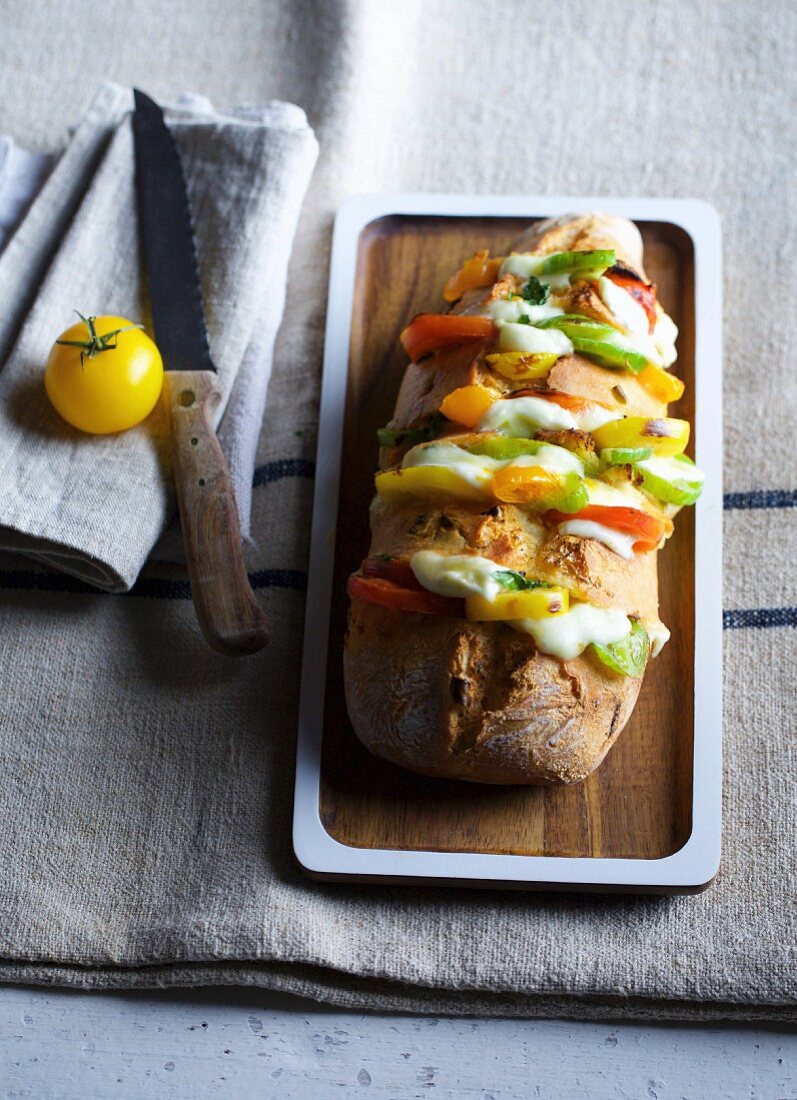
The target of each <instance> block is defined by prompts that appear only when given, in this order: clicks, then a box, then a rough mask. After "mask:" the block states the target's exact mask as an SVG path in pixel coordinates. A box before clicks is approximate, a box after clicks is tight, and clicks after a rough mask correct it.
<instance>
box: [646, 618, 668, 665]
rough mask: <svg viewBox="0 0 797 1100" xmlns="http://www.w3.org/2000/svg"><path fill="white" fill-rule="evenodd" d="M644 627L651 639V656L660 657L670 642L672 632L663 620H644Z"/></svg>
mask: <svg viewBox="0 0 797 1100" xmlns="http://www.w3.org/2000/svg"><path fill="white" fill-rule="evenodd" d="M642 625H643V626H644V628H645V632H646V633H647V636H648V637H649V638H650V655H651V657H658V655H659V654H660V653H661V651H662V649H664V647H665V645H666V644H667V642H669V640H670V632H669V630H668V629H667V627H666V626H665V625H664V623H663V622H662V621H661V619H643V620H642Z"/></svg>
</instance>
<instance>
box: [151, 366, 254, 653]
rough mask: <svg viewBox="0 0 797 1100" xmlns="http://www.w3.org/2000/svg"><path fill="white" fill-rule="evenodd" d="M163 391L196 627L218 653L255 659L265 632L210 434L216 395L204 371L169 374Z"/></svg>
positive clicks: (223, 467)
mask: <svg viewBox="0 0 797 1100" xmlns="http://www.w3.org/2000/svg"><path fill="white" fill-rule="evenodd" d="M165 389H166V393H167V398H168V402H169V407H170V410H171V420H172V455H173V460H172V465H173V468H174V481H175V489H176V491H177V503H178V505H179V508H180V525H181V527H182V530H183V540H184V542H185V557H186V563H187V565H188V576H189V578H190V581H191V597H192V599H193V601H194V608H195V609H196V615H197V619H198V620H199V625H200V628H201V630H202V633H203V634H204V636H205V640H206V641H207V643H208V645H210V646H211V647H212V648H213V649H215V650H217V651H218V652H219V653H225V654H226V655H227V656H230V657H241V656H244V655H246V654H248V653H255V652H257V650H259V649H262V648H263V646H264V645H265V644H266V642H267V641H268V631H267V628H266V616H265V612H264V611H263V609H262V608H261V607H260V604H259V603H258V602H257V597H256V596H255V594H254V592H253V591H252V587H251V585H250V583H249V577H248V576H247V572H246V565H245V564H244V557H243V551H242V548H241V525H240V522H239V520H238V508H237V505H236V503H235V493H234V492H233V487H232V482H231V481H230V471H229V470H228V469H227V460H226V459H225V457H224V454H223V453H222V450H221V447H220V446H219V441H218V439H217V438H216V433H215V431H214V430H213V424H212V414H213V410H214V408H215V407H216V405H218V403H219V401H220V400H221V392H220V390H219V388H218V384H217V382H216V379H215V377H214V375H213V374H212V373H211V372H210V371H206V370H198V371H172V372H169V373H167V375H166V383H165Z"/></svg>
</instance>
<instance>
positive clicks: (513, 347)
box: [496, 321, 573, 355]
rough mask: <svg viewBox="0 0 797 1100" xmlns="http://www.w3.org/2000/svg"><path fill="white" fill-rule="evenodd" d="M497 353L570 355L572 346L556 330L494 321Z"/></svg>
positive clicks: (562, 334) (565, 337)
mask: <svg viewBox="0 0 797 1100" xmlns="http://www.w3.org/2000/svg"><path fill="white" fill-rule="evenodd" d="M496 325H497V327H498V350H499V351H525V352H527V353H528V354H535V353H540V354H549V355H572V352H573V345H572V343H571V342H570V340H569V339H568V337H567V336H565V334H564V333H563V332H560V331H559V329H556V328H535V327H534V326H533V325H518V324H514V323H513V322H511V321H496Z"/></svg>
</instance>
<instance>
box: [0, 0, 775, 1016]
mask: <svg viewBox="0 0 797 1100" xmlns="http://www.w3.org/2000/svg"><path fill="white" fill-rule="evenodd" d="M156 7H157V5H155V4H154V3H152V0H137V2H134V3H130V2H127V3H126V4H124V5H123V4H121V3H117V2H111V3H108V4H106V5H103V6H102V8H101V9H98V7H97V6H96V5H93V4H89V3H88V2H86V3H83V2H78V0H66V2H65V3H63V4H61V5H59V7H58V9H57V10H56V9H53V12H52V15H51V17H50V25H49V27H48V34H47V35H46V36H41V35H37V34H36V31H37V30H38V27H37V20H38V19H39V15H38V13H37V11H36V10H35V8H34V7H33V6H30V5H27V6H26V5H23V4H22V3H21V2H19V0H14V2H13V3H12V4H11V5H10V7H9V5H7V6H6V12H9V10H12V11H13V20H14V25H15V33H14V34H13V35H7V34H2V35H0V72H2V73H3V74H4V75H3V77H2V95H0V129H8V130H11V131H13V132H14V133H15V134H16V136H17V137H18V138H19V139H20V140H22V139H23V138H26V137H27V138H30V137H31V136H32V137H35V138H36V139H37V140H38V141H40V142H42V143H45V142H52V141H53V140H55V139H56V138H57V137H58V135H59V134H60V132H61V130H62V128H63V127H64V126H65V125H66V124H68V123H69V122H71V121H72V120H73V119H74V118H75V117H76V116H77V115H78V113H79V110H80V109H81V108H82V106H83V105H84V102H85V100H86V99H87V97H88V89H87V87H86V80H87V79H88V78H91V79H92V81H93V80H94V79H95V78H96V79H99V78H100V77H104V76H110V77H112V78H114V79H116V80H119V81H122V82H127V83H129V82H133V81H137V82H138V83H140V84H143V85H144V86H145V87H147V88H149V89H150V90H151V91H154V92H155V93H156V94H164V95H165V94H169V95H174V94H176V93H177V92H178V91H180V90H182V89H184V88H186V87H193V88H195V89H198V90H201V91H203V92H205V93H206V94H208V95H209V96H210V97H212V98H213V100H214V101H215V102H240V101H242V100H243V99H246V98H251V99H256V100H259V101H262V100H265V99H268V98H272V97H278V98H282V99H287V100H291V101H293V102H296V103H300V104H301V105H302V106H303V107H305V109H306V110H307V112H308V115H309V119H310V122H311V124H312V125H313V127H314V128H315V130H316V132H317V134H318V136H319V140H320V143H321V150H322V152H321V158H320V161H319V166H318V169H317V172H316V175H315V177H314V180H313V182H312V184H311V187H310V192H309V198H308V203H307V205H306V206H305V209H304V212H303V216H302V220H301V223H300V227H299V233H298V236H297V243H296V247H295V249H294V256H293V261H292V265H291V273H290V282H289V290H288V299H287V308H286V319H285V323H284V325H283V329H282V332H281V335H280V338H279V343H278V349H277V358H276V365H275V370H274V374H273V376H272V379H271V385H270V391H269V402H268V409H267V414H266V419H265V424H264V428H263V433H262V436H261V442H260V452H259V462H260V473H259V475H258V478H259V480H260V485H259V487H258V489H256V490H255V497H254V507H253V529H254V532H255V534H256V537H257V541H258V544H259V551H258V554H257V555H256V556H255V557H253V558H252V560H251V562H250V565H251V567H252V569H253V570H254V571H255V572H256V573H257V575H258V576H259V577H260V578H261V582H262V584H263V585H268V586H269V587H267V588H266V590H265V593H264V596H265V601H266V605H267V610H268V612H269V614H270V616H271V619H272V622H273V623H274V625H275V630H274V642H273V645H272V647H271V649H270V650H269V651H267V652H264V653H263V654H261V655H259V656H258V657H255V658H252V659H251V660H249V661H248V662H244V663H240V664H236V663H234V662H230V661H225V660H223V659H220V658H218V657H216V656H214V655H213V654H211V653H210V652H209V651H208V650H207V649H206V648H205V647H204V643H203V642H202V641H201V639H200V637H199V635H198V632H197V630H196V627H195V623H194V619H193V612H192V609H191V607H190V604H189V603H188V602H187V601H186V600H185V599H180V598H176V599H168V598H163V597H165V596H167V595H168V594H169V593H172V594H174V595H180V593H181V591H182V590H181V588H180V586H179V584H178V585H172V584H171V583H170V577H169V575H167V574H166V573H164V572H163V570H158V569H150V570H149V571H148V573H147V574H146V577H145V582H146V583H144V582H140V587H139V588H138V589H134V594H133V595H132V596H127V597H115V596H112V597H109V596H95V595H88V594H85V593H82V592H65V591H57V590H52V589H53V588H54V587H55V586H54V585H52V584H51V583H50V582H49V581H48V580H46V579H42V577H41V574H40V573H39V572H38V571H37V570H33V569H31V567H30V566H29V565H25V564H23V563H21V562H17V563H12V562H11V561H9V560H6V561H5V562H4V563H3V565H2V570H1V571H0V584H2V585H3V586H4V587H5V589H6V590H5V591H4V592H3V593H2V601H1V603H0V663H1V667H2V670H3V701H2V711H1V713H2V737H1V738H0V753H1V754H2V766H0V816H1V818H2V821H3V825H4V827H3V829H2V830H0V907H1V908H2V914H3V919H2V922H0V923H1V924H2V928H0V954H2V956H3V958H4V960H5V962H4V964H3V967H2V970H1V971H0V975H2V976H4V977H6V978H9V979H14V980H18V981H47V982H60V983H69V984H79V985H86V986H93V987H99V986H144V985H154V984H174V983H185V984H190V983H213V982H217V983H231V982H241V983H246V984H259V985H264V986H269V987H276V988H282V989H292V990H296V991H299V992H303V993H305V994H309V995H311V996H316V997H320V998H326V999H329V1000H334V1001H337V1002H338V1003H341V1004H347V1005H352V1006H370V1007H379V1008H385V1007H395V1008H402V1009H410V1010H414V1011H448V1012H470V1011H479V1012H491V1013H495V1014H500V1013H514V1014H521V1015H522V1014H529V1015H539V1014H546V1013H552V1014H553V1013H568V1014H572V1015H600V1014H604V1015H614V1016H617V1015H623V1014H625V1015H647V1016H652V1017H656V1018H693V1019H694V1018H717V1017H728V1018H746V1019H757V1020H767V1019H770V1020H771V1019H794V1018H795V1017H797V976H796V971H795V907H794V883H795V870H796V869H797V858H796V857H795V833H796V832H797V829H796V826H797V811H796V810H795V800H794V788H795V779H797V742H795V736H794V733H795V730H794V712H795V703H796V702H797V700H796V699H795V688H794V657H795V645H794V640H795V630H794V625H795V622H797V611H795V610H794V608H795V607H797V573H795V570H794V568H793V563H794V559H795V549H797V534H796V533H795V524H794V505H795V501H797V493H795V476H796V472H795V462H794V457H793V449H792V446H791V437H792V433H791V431H790V429H791V423H792V419H793V416H794V408H795V397H796V396H797V394H796V392H795V391H796V390H797V385H796V384H795V374H794V371H793V370H792V369H791V368H790V365H789V358H790V357H789V350H790V344H791V328H792V325H793V306H792V303H793V302H794V300H795V289H796V288H795V278H796V272H797V265H795V264H794V263H793V258H792V250H793V248H794V241H795V229H796V228H797V226H796V225H795V222H796V221H797V211H796V210H795V204H794V199H793V194H794V182H795V180H794V157H793V147H794V140H793V139H794V134H793V123H792V119H793V117H794V106H795V72H797V56H795V52H796V51H795V40H796V39H797V36H795V33H794V32H795V12H794V8H793V5H791V4H790V3H788V2H775V3H771V4H768V5H767V6H766V13H765V17H763V13H762V6H761V5H758V4H752V3H751V4H745V3H733V2H728V3H703V4H695V3H681V2H670V3H647V4H639V3H636V2H634V0H628V2H626V0H621V2H608V3H603V4H597V5H596V4H592V3H586V2H581V0H562V2H561V3H559V4H557V5H554V6H547V7H539V6H536V5H531V4H528V3H525V2H524V3H521V2H518V3H513V2H505V3H497V4H492V5H485V4H483V3H481V2H478V0H459V2H457V3H454V2H449V0H445V2H440V0H431V2H428V0H427V2H426V3H413V2H411V0H400V2H393V0H379V2H374V3H347V2H340V3H321V2H318V3H310V2H303V3H302V2H295V0H294V2H289V0H281V2H278V0H273V2H270V3H262V2H260V0H241V2H240V3H237V4H235V5H229V6H228V7H227V8H226V9H225V15H224V33H223V35H222V34H220V33H219V30H218V25H217V22H216V21H217V19H218V15H217V11H218V6H217V5H216V4H215V3H212V2H211V0H175V2H174V3H173V4H172V5H171V6H170V19H169V25H168V27H166V28H164V26H163V23H162V21H160V20H159V21H158V22H157V24H155V23H153V24H150V23H149V19H150V17H151V16H152V13H153V12H154V11H155V8H156ZM5 18H9V16H8V15H6V17H5ZM89 26H90V27H91V30H92V34H93V35H95V36H102V35H103V34H104V33H109V32H110V31H111V29H113V31H114V33H117V34H118V33H122V34H124V35H125V40H126V42H127V43H128V45H127V49H126V51H124V52H122V54H121V55H120V56H117V57H115V58H114V57H110V58H109V57H108V56H107V55H105V54H104V55H102V56H101V57H98V56H97V55H96V54H95V53H93V52H92V51H91V49H90V42H91V40H92V39H91V36H89V35H88V34H86V36H85V39H84V36H82V35H81V34H79V33H76V27H79V28H80V27H83V28H86V29H88V28H89ZM125 32H126V33H125ZM34 37H35V38H36V40H37V42H39V43H40V47H39V49H40V52H41V59H40V64H39V66H38V68H39V71H40V72H44V73H45V74H47V75H46V76H45V77H37V78H35V79H34V76H33V75H32V74H31V73H30V71H29V69H28V66H27V56H28V54H27V50H26V48H25V47H24V43H26V42H29V41H31V40H32V39H33V38H34ZM84 40H85V43H86V44H85V45H84V44H83V43H84ZM76 51H77V52H76ZM774 74H777V76H776V78H775V77H774ZM399 188H406V189H417V190H437V191H440V190H462V191H482V192H499V193H501V192H504V193H510V192H511V193H522V192H528V193H545V192H548V193H557V194H572V195H584V194H592V195H595V194H597V195H601V194H604V195H624V194H638V195H662V196H667V195H674V196H678V195H682V196H683V195H694V196H699V197H703V198H706V199H708V200H710V201H712V202H713V203H714V204H715V205H716V206H717V208H718V210H719V212H720V215H721V217H722V221H723V229H724V236H725V270H726V276H725V301H726V316H725V339H726V348H727V353H726V361H725V370H726V389H725V415H726V424H727V432H726V440H727V442H726V455H725V463H726V486H725V489H726V492H727V494H728V497H727V503H728V509H729V510H728V511H727V514H726V553H725V570H726V597H725V598H726V625H727V627H728V629H727V630H726V634H725V639H726V645H725V650H726V652H725V661H726V712H725V727H726V738H725V745H726V761H727V762H726V773H725V831H724V854H723V863H722V868H721V871H720V875H719V878H718V880H717V882H716V884H715V885H714V886H713V887H712V888H711V889H710V890H709V891H708V892H706V893H705V894H702V895H700V896H698V897H693V898H676V899H650V898H648V899H633V898H608V899H601V898H594V897H593V898H586V899H585V898H580V897H574V896H569V897H562V896H526V895H518V894H511V895H504V894H499V893H490V892H486V891H485V892H478V893H471V892H468V893H459V892H456V891H451V890H434V889H430V890H417V889H414V890H400V889H369V888H360V889H355V888H352V887H345V886H321V885H318V884H313V883H311V882H308V881H307V880H305V879H304V878H303V877H302V875H301V874H300V872H299V871H298V870H297V868H296V867H295V865H294V862H293V860H292V857H291V854H290V841H289V834H290V807H291V785H292V778H293V776H292V766H293V747H294V743H293V738H294V727H295V721H296V698H297V684H298V662H299V653H300V641H301V626H302V614H303V597H302V594H301V585H302V572H303V570H305V569H306V556H307V525H308V519H309V511H310V498H311V482H310V479H309V476H307V475H308V474H309V473H310V470H311V467H310V465H309V464H310V462H311V461H312V458H313V454H314V426H315V415H316V404H317V395H318V384H319V366H320V355H321V334H322V325H323V318H324V309H325V279H326V273H327V255H328V247H329V239H330V224H331V217H332V213H333V210H334V208H335V207H336V205H337V204H338V202H339V201H340V200H341V199H342V198H343V197H344V196H345V195H346V194H348V193H351V192H353V191H362V190H379V189H399ZM698 369H699V367H698ZM42 588H45V589H49V590H46V591H41V589H42ZM136 593H137V594H136Z"/></svg>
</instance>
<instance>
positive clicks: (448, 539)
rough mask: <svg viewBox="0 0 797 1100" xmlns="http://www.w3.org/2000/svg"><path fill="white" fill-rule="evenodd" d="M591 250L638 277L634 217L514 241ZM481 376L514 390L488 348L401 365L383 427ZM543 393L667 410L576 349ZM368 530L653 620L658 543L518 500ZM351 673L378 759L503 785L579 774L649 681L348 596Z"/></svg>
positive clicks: (570, 222)
mask: <svg viewBox="0 0 797 1100" xmlns="http://www.w3.org/2000/svg"><path fill="white" fill-rule="evenodd" d="M594 248H613V249H615V251H616V252H617V254H618V259H619V260H621V261H622V263H623V264H624V265H626V266H628V267H630V268H632V269H634V270H635V271H637V272H638V273H639V274H641V275H644V272H643V268H642V245H641V239H640V236H639V232H638V230H637V228H636V226H634V225H633V224H632V223H631V222H628V221H626V220H624V219H621V218H616V217H612V216H608V215H587V216H582V217H566V218H557V219H553V220H550V221H547V222H544V223H539V224H537V225H535V226H532V227H531V228H530V229H529V230H528V231H527V232H526V233H524V235H523V237H522V238H521V239H520V240H519V241H518V242H516V244H515V246H513V250H516V251H531V250H534V251H537V252H540V253H542V254H547V253H551V252H558V251H563V250H569V249H594ZM481 297H482V298H483V297H484V293H483V292H482V293H481ZM469 304H470V301H469V297H468V295H466V296H465V297H464V298H463V299H462V301H461V302H460V303H458V304H457V306H455V307H454V308H455V309H456V310H458V311H461V312H467V310H468V308H469ZM486 350H487V351H489V350H490V349H489V348H488V349H486ZM486 380H489V384H490V385H491V386H492V387H494V388H495V387H498V388H499V389H508V388H512V387H511V384H510V383H507V382H506V380H505V379H501V378H499V377H497V376H496V375H494V374H493V373H492V372H491V371H490V368H489V365H488V364H487V362H486V360H485V349H480V348H478V347H476V348H474V346H473V345H463V346H460V347H457V348H454V349H452V350H449V351H443V352H439V353H438V354H436V355H435V357H434V360H433V361H430V360H427V361H424V362H423V363H421V364H410V365H409V367H408V368H407V372H406V375H405V378H404V381H403V384H402V386H401V391H400V393H399V396H398V401H397V405H396V412H395V416H394V419H393V421H392V422H391V426H392V427H394V428H397V429H401V428H409V427H412V426H413V425H414V424H416V423H418V422H420V421H422V420H423V418H424V417H428V416H429V415H431V414H432V413H434V412H436V411H437V410H438V409H439V407H440V403H441V401H442V400H443V398H444V397H445V396H446V394H447V393H449V392H451V391H452V390H454V389H456V388H458V387H460V386H463V385H466V384H469V383H474V382H479V381H486ZM543 384H544V383H543ZM548 387H549V388H550V389H552V390H558V391H560V392H562V393H567V394H572V395H574V396H580V397H587V398H593V399H595V400H598V401H601V402H603V403H605V404H610V405H612V404H616V405H618V406H620V405H622V408H623V411H624V412H625V413H633V414H638V415H645V416H662V415H666V405H663V404H661V403H660V402H658V401H656V400H655V399H654V398H653V397H651V395H650V393H649V392H648V391H647V390H646V389H645V388H644V387H643V386H642V385H640V383H639V381H638V379H637V378H636V377H635V376H634V375H633V374H631V373H628V372H625V371H610V370H606V369H605V368H602V367H600V366H597V365H596V364H594V363H593V362H591V361H590V360H588V359H585V358H582V357H580V356H578V355H570V356H567V357H565V358H562V359H560V360H559V361H558V362H557V363H556V364H555V366H554V367H553V369H552V370H551V373H550V375H549V377H548ZM618 387H619V388H618ZM515 388H517V387H515ZM400 460H401V451H400V449H397V448H392V449H389V450H383V453H382V465H383V467H387V466H392V465H396V464H398V463H399V462H400ZM371 529H372V534H373V540H372V544H371V550H370V554H371V555H372V556H378V555H383V554H390V555H392V556H395V557H397V558H399V559H401V560H403V561H409V559H410V558H411V557H412V555H413V554H414V553H415V552H416V551H418V550H421V549H435V550H438V551H439V552H441V553H446V554H462V553H474V554H481V555H484V556H486V557H489V558H491V559H492V560H494V561H498V562H500V563H502V564H505V565H506V566H507V568H511V569H516V570H520V571H524V572H527V573H528V574H529V575H531V576H534V577H538V578H541V579H544V580H548V581H550V582H551V583H560V584H563V585H564V586H565V587H567V588H568V589H570V590H571V592H573V594H574V595H575V596H577V597H578V598H581V599H585V600H588V601H589V602H590V603H593V604H595V605H597V606H601V607H621V608H622V609H623V610H624V611H625V612H626V613H627V614H629V615H637V616H639V617H640V618H642V619H646V620H651V619H656V618H657V616H658V595H657V577H656V553H655V552H653V553H645V554H638V555H635V556H634V557H633V558H631V559H630V560H626V559H624V558H622V557H620V556H619V555H618V554H616V553H614V552H613V551H612V550H610V549H608V548H607V547H606V546H604V545H603V544H602V543H599V542H596V541H594V540H592V539H581V538H575V537H571V536H566V535H560V534H558V533H557V531H556V529H553V530H552V529H551V528H550V526H546V524H545V523H544V521H543V520H542V519H541V518H540V516H539V515H535V514H534V513H533V512H529V511H528V510H527V509H522V508H518V507H516V506H514V505H511V504H500V505H498V506H496V507H492V508H489V507H487V506H486V505H480V504H478V503H474V504H464V503H462V502H457V501H452V502H446V503H443V504H441V503H440V502H437V503H431V502H430V503H428V504H427V503H425V502H420V503H419V502H418V501H415V502H414V503H412V502H395V501H391V502H386V501H384V500H382V499H380V498H376V500H375V501H374V504H373V506H372V510H371ZM344 667H345V684H346V700H347V705H348V710H349V714H350V717H351V721H352V724H353V726H354V729H355V732H356V733H357V736H358V737H359V738H360V740H361V741H362V742H363V744H365V745H366V746H367V748H369V749H370V750H371V751H372V752H374V753H376V754H377V755H379V756H383V757H385V758H387V759H388V760H392V761H394V762H395V763H397V764H400V765H402V766H404V767H406V768H410V769H412V770H414V771H418V772H421V773H423V774H426V775H433V776H445V777H448V778H457V779H466V780H472V781H475V782H481V783H502V784H514V783H525V784H535V783H536V784H545V783H573V782H578V781H580V780H583V779H584V778H585V777H586V776H587V775H589V774H590V772H592V771H593V770H594V769H595V768H596V767H597V766H598V764H600V762H601V761H602V760H603V758H604V756H605V755H606V753H607V752H608V750H609V749H610V748H611V746H612V744H613V742H614V741H615V739H616V738H617V736H618V735H619V733H620V731H621V730H622V729H623V726H624V725H625V723H626V721H627V720H628V717H629V715H630V713H631V711H632V709H633V707H634V703H635V701H636V698H637V695H638V693H639V689H640V686H641V681H642V677H636V678H634V677H624V676H621V675H619V674H615V673H613V672H611V671H610V670H609V669H608V668H606V667H605V666H604V665H602V664H600V663H599V662H598V661H596V660H595V659H594V657H591V656H589V654H588V653H586V652H585V653H584V654H582V655H581V656H580V657H577V658H575V659H573V660H567V661H562V660H559V659H557V658H555V657H551V656H547V655H545V654H543V653H541V652H539V651H538V650H537V647H536V645H535V643H534V641H533V639H532V638H531V636H530V635H528V634H523V633H520V632H518V631H515V630H513V629H512V628H511V627H509V626H508V625H507V624H506V623H501V622H493V623H482V622H470V621H468V620H466V619H463V618H454V617H445V616H435V615H423V614H416V613H411V612H395V611H391V610H387V609H385V608H384V607H379V606H377V605H375V604H372V603H367V602H364V601H361V600H357V599H355V600H353V601H352V606H351V611H350V617H349V630H348V635H347V640H346V647H345V656H344Z"/></svg>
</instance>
